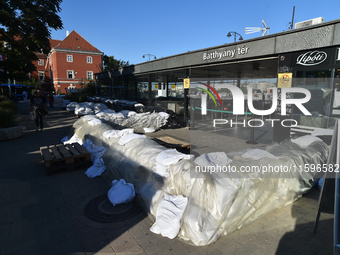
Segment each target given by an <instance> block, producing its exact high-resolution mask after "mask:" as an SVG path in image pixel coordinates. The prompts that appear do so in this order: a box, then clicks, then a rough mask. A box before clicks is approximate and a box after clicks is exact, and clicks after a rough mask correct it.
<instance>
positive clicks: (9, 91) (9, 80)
mask: <svg viewBox="0 0 340 255" xmlns="http://www.w3.org/2000/svg"><path fill="white" fill-rule="evenodd" d="M7 82H8V93H9V97H10V98H11V94H12V91H11V79H10V78H8V81H7Z"/></svg>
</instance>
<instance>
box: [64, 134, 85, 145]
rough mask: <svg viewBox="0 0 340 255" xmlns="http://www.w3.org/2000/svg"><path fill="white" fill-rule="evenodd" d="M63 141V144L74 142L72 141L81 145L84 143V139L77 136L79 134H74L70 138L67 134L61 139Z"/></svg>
mask: <svg viewBox="0 0 340 255" xmlns="http://www.w3.org/2000/svg"><path fill="white" fill-rule="evenodd" d="M61 142H62V143H63V144H72V143H79V144H80V145H82V144H83V140H82V139H81V138H79V137H78V136H77V134H74V135H73V136H72V137H71V138H70V139H68V137H67V136H65V137H64V138H63V139H61Z"/></svg>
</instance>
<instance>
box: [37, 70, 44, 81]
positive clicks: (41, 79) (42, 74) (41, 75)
mask: <svg viewBox="0 0 340 255" xmlns="http://www.w3.org/2000/svg"><path fill="white" fill-rule="evenodd" d="M38 76H39V81H43V80H44V78H45V72H44V71H39V72H38Z"/></svg>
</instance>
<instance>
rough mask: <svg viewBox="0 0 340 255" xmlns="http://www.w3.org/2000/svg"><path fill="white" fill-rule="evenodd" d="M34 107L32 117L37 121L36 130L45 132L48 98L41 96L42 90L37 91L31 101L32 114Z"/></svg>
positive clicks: (29, 110) (29, 109)
mask: <svg viewBox="0 0 340 255" xmlns="http://www.w3.org/2000/svg"><path fill="white" fill-rule="evenodd" d="M32 107H33V111H32V116H33V119H34V120H35V124H36V126H37V127H36V130H37V131H38V130H39V128H40V131H44V122H43V121H44V116H45V115H47V113H48V111H47V106H46V98H45V97H44V96H43V95H42V94H41V91H40V89H37V91H36V95H34V96H32V97H31V99H30V106H29V108H28V112H31V109H32Z"/></svg>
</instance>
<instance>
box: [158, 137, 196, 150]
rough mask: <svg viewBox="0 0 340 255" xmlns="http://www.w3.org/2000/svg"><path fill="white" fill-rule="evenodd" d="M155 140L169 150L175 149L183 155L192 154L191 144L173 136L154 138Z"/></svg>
mask: <svg viewBox="0 0 340 255" xmlns="http://www.w3.org/2000/svg"><path fill="white" fill-rule="evenodd" d="M153 140H154V141H155V142H157V143H159V144H161V145H163V146H165V147H167V148H174V149H177V150H178V151H180V152H183V153H190V144H189V143H186V142H184V141H181V140H178V139H177V138H174V137H171V136H159V137H155V138H153Z"/></svg>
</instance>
